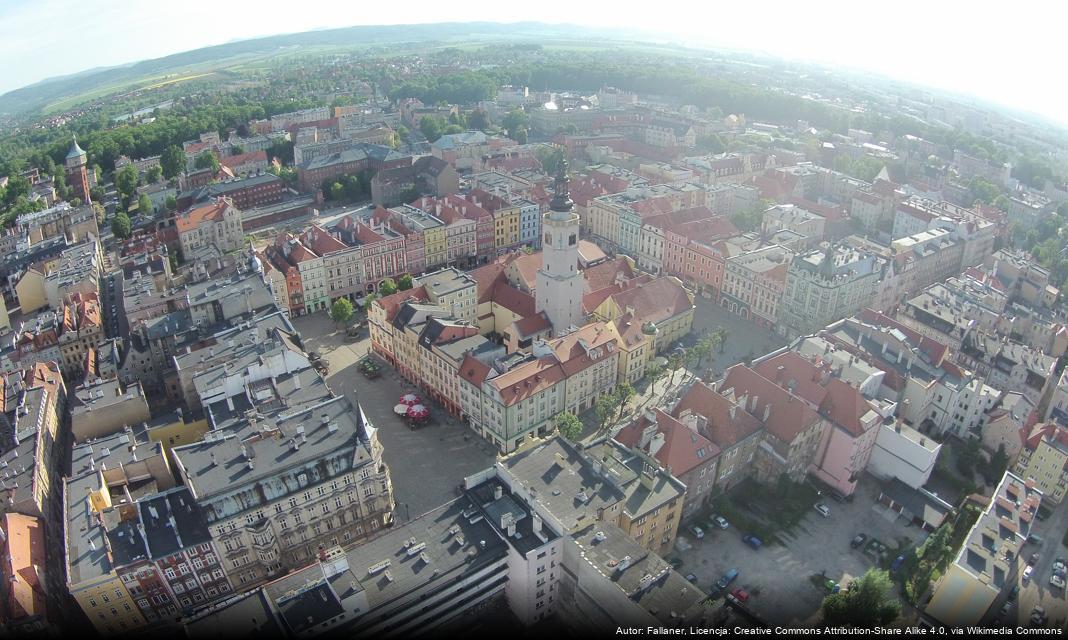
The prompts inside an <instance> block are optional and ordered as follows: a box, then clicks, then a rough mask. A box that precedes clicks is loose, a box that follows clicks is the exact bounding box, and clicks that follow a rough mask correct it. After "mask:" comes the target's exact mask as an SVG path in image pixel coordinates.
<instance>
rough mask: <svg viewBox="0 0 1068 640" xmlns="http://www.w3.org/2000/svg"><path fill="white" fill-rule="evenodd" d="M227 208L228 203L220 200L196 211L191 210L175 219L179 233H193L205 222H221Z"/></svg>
mask: <svg viewBox="0 0 1068 640" xmlns="http://www.w3.org/2000/svg"><path fill="white" fill-rule="evenodd" d="M227 206H228V204H227V203H226V201H225V200H223V199H221V198H220V199H217V200H215V201H213V202H210V203H208V204H205V205H201V206H199V207H196V208H195V209H190V210H189V211H187V212H185V213H183V214H182V215H180V216H178V217H177V218H175V221H174V222H175V226H176V227H177V228H178V233H185V232H186V231H193V230H194V229H196V228H197V227H199V226H200V225H201V224H202V223H204V222H208V221H210V222H221V221H222V219H223V215H224V214H225V213H226V208H227Z"/></svg>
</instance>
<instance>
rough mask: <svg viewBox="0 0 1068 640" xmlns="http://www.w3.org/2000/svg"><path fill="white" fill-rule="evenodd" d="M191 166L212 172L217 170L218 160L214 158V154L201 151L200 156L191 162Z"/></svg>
mask: <svg viewBox="0 0 1068 640" xmlns="http://www.w3.org/2000/svg"><path fill="white" fill-rule="evenodd" d="M193 166H194V167H196V168H197V169H211V170H212V171H218V170H219V159H218V158H216V157H215V154H214V153H212V152H211V151H201V152H200V155H198V156H197V157H196V160H194V161H193Z"/></svg>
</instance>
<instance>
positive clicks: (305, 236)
mask: <svg viewBox="0 0 1068 640" xmlns="http://www.w3.org/2000/svg"><path fill="white" fill-rule="evenodd" d="M300 241H301V243H303V244H304V246H306V247H308V248H309V249H311V250H312V251H313V252H315V254H316V255H319V256H324V255H326V254H328V253H330V252H331V251H341V250H342V249H346V248H347V247H346V245H345V243H344V242H342V241H340V240H338V239H337V238H335V237H334V236H332V235H330V233H328V232H327V231H326V229H323V228H322V227H320V226H319V225H317V224H313V225H311V226H310V227H308V228H307V229H306V230H305V231H304V233H302V234H300Z"/></svg>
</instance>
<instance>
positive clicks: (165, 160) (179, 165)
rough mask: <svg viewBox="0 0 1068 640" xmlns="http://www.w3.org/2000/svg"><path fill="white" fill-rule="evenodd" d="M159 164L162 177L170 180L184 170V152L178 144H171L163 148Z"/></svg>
mask: <svg viewBox="0 0 1068 640" xmlns="http://www.w3.org/2000/svg"><path fill="white" fill-rule="evenodd" d="M159 164H160V167H161V168H162V169H163V177H165V178H167V179H168V180H170V179H171V178H174V177H175V176H177V175H178V174H180V173H181V172H183V171H185V152H184V151H182V148H181V147H179V146H178V145H176V144H172V145H170V146H169V147H167V148H166V149H164V150H163V153H162V154H161V155H160V158H159Z"/></svg>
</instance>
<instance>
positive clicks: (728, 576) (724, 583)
mask: <svg viewBox="0 0 1068 640" xmlns="http://www.w3.org/2000/svg"><path fill="white" fill-rule="evenodd" d="M737 579H738V570H737V569H731V570H730V571H728V572H727V573H725V574H723V577H722V578H720V579H719V582H717V583H716V586H717V587H719V588H720V589H726V588H727V587H729V586H730V584H731V583H732V582H734V581H735V580H737Z"/></svg>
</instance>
